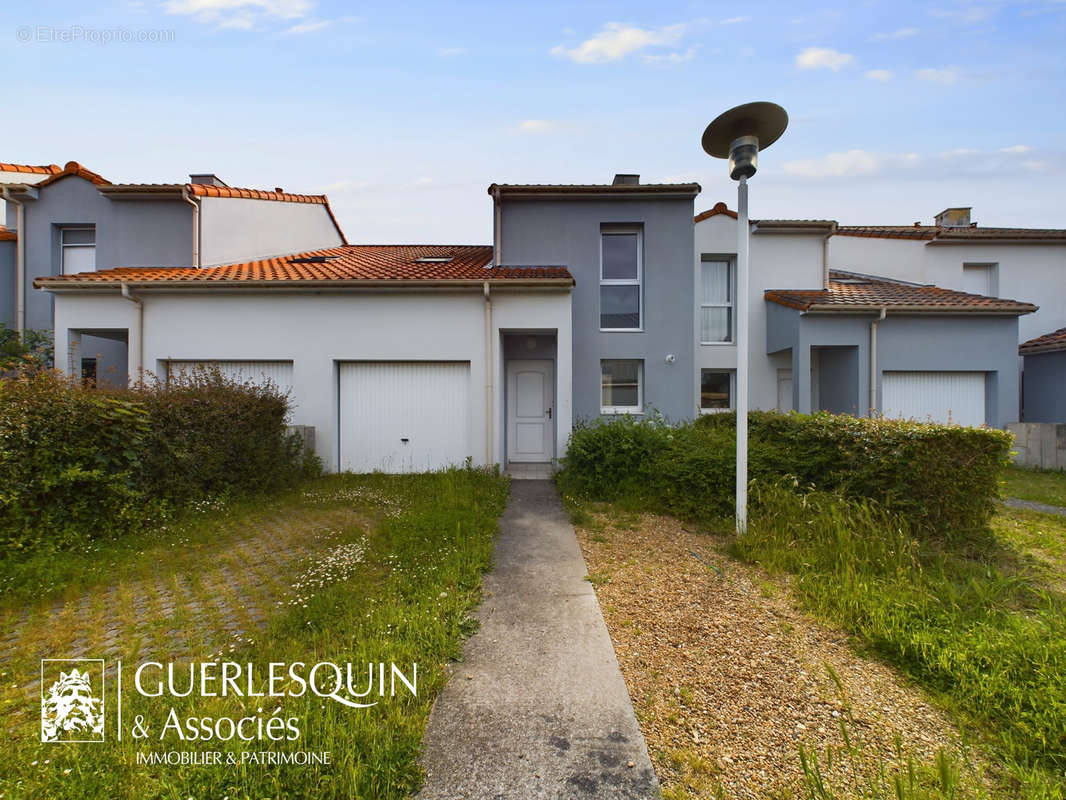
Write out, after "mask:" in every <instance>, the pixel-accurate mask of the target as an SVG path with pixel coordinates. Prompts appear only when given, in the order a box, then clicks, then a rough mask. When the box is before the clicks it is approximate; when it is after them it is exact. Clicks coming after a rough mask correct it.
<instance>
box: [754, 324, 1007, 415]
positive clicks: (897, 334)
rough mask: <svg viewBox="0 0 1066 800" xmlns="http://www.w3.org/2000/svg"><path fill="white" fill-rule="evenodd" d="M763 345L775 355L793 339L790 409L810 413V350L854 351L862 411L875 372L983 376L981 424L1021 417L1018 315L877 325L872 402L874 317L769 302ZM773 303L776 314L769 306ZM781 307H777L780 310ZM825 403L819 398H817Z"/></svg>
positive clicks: (878, 405) (867, 400) (872, 404)
mask: <svg viewBox="0 0 1066 800" xmlns="http://www.w3.org/2000/svg"><path fill="white" fill-rule="evenodd" d="M768 305H769V306H770V308H768V314H767V342H768V344H767V347H768V349H769V348H770V347H772V348H773V350H772V351H771V352H776V351H779V350H782V349H785V347H787V342H788V341H789V339H790V338H791V341H793V342H794V343H795V344H794V346H793V347H792V376H793V382H792V386H793V407H794V408H795V409H796V410H797V411H803V412H809V411H810V410H811V408H812V404H811V386H810V381H809V380H800V377H801V376H804V375H807V376H809V375H810V373H811V348H812V347H824V346H854V347H855V348H856V350H855V354H856V358H855V364H854V367H855V368H854V370H851V369H850V368H849V373H850V374H854V375H855V379H856V381H857V383H858V391H857V394H858V403H859V408H860V409H862V413H865V410H866V409H868V408H871V407H874V408H877V409H880V408H881V404H880V398H881V375H880V373H882V372H884V371H886V370H888V371H894V370H904V371H974V372H985V373H988V384H987V393H988V394H987V397H988V405H987V417H988V419H987V421H988V424H989V425H990V426H992V427H995V428H1002V427H1004V426H1005V425H1006V424H1007V423H1008V422H1016V421H1017V420H1018V416H1019V408H1018V392H1017V385H1018V381H1017V374H1018V348H1017V342H1018V318H1017V317H1007V316H1004V317H996V316H981V315H966V314H957V315H942V316H934V315H918V314H911V315H906V314H898V315H897V314H892V313H891V312H890V313H889V315H888V317H887V318H886V319H885V320H884V321H882V322H881V323H880V325H879V327H878V337H877V371H878V378H877V395H876V398H877V400H876V402H874V403H871V402H870V387H869V383H870V378H869V375H870V322H871V320H872V319H873V316H872V315H850V314H847V315H844V314H840V315H837V314H824V315H819V314H810V315H804V314H801V313H800V312H799V311H795V310H792V309H788V308H785V307H783V306H780V305H778V304H776V303H771V304H768ZM774 306H776V309H774V308H773V307H774ZM778 309H779V310H778ZM820 399H821V400H822V404H823V405H824V403H825V399H824V398H820Z"/></svg>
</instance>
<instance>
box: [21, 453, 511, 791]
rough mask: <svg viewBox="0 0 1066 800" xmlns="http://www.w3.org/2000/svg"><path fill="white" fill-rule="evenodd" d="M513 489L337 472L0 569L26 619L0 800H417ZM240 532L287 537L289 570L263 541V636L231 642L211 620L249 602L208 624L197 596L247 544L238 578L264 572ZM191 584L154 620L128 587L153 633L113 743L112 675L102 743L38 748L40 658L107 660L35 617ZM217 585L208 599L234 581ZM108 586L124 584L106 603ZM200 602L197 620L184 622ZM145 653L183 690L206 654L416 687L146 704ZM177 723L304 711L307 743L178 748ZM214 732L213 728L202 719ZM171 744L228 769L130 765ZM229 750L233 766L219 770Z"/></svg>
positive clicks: (302, 730) (128, 667)
mask: <svg viewBox="0 0 1066 800" xmlns="http://www.w3.org/2000/svg"><path fill="white" fill-rule="evenodd" d="M506 495H507V483H506V480H505V479H504V478H501V477H499V476H498V475H495V474H492V473H489V472H485V471H479V470H452V471H448V472H441V473H433V474H428V475H412V476H386V475H367V476H353V475H335V476H328V477H324V478H320V479H316V480H313V481H309V482H306V483H305V484H303V485H302V486H301V487H300V488H299V489H297V490H295V491H292V492H287V493H285V494H283V495H280V496H278V497H275V498H273V499H270V500H260V501H259V503H258V505H257V506H253V505H245V504H237V505H233V506H229V507H227V508H225V509H224V510H209V511H206V512H205V513H204V514H203V515H201V516H200V517H199V518H197V519H194V520H185V521H183V522H181V523H178V524H176V526H175V527H174V528H172V529H171V530H169V531H156V532H155V533H153V534H151V535H146V536H144V537H142V538H140V539H139V540H134V539H132V538H131V537H126V538H123V539H120V540H116V541H113V542H105V543H101V544H100V545H99V546H98V547H94V548H93V549H91V550H89V551H86V552H79V553H61V554H56V555H55V556H54V557H53V563H51V564H48V563H46V562H35V561H32V560H29V561H26V562H25V563H22V564H21V565H15V564H13V563H8V564H7V565H5V567H4V570H5V572H4V576H5V578H6V581H5V582H4V586H3V589H2V596H0V613H4V614H6V615H8V616H7V617H5V619H16V620H21V621H19V622H18V624H19V626H20V628H19V631H20V632H21V634H22V635H20V636H11V635H8V636H6V637H5V638H4V639H3V640H2V641H0V730H3V732H4V734H5V736H6V739H7V741H6V743H5V747H4V750H3V754H2V755H0V798H3V800H16V798H38V797H49V798H52V797H56V798H58V797H70V798H74V797H76V798H86V799H91V798H138V799H140V798H174V799H175V800H178V799H179V798H180V800H186V799H187V798H196V800H200V799H201V798H204V799H205V800H206V799H207V798H211V800H217V799H218V798H223V797H229V798H231V799H232V800H237V799H238V798H242V799H243V798H249V799H250V798H256V800H259V799H260V798H292V797H315V798H334V797H335V798H342V797H343V798H400V797H407V796H409V795H410V794H412V793H413V792H414V791H416V790H417V788H418V786H419V783H420V781H421V772H420V769H419V767H418V764H417V760H416V759H417V755H418V752H419V748H420V743H421V739H422V734H423V731H424V729H425V723H426V720H427V717H428V714H429V710H430V707H431V704H432V701H433V699H434V697H435V695H436V694H437V692H438V691H439V690H440V688H441V687H442V686H443V684H444V682H445V679H446V673H445V665H446V664H447V662H448V661H449V660H451V659H455V658H458V657H459V656H460V655H461V641H462V637H463V636H464V635H465V634H467V633H469V632H470V631H471V630H472V629H473V625H474V623H473V621H472V619H471V617H470V613H471V611H472V609H473V608H474V607H475V605H476V603H477V602H478V600H479V597H480V585H481V575H482V572H483V571H484V570H485V569H486V568H487V567H488V566H489V564H490V561H491V556H492V547H493V538H494V534H495V531H496V524H497V523H496V520H497V517H498V516H499V514H500V513H501V512H502V510H503V506H504V503H505V500H506ZM301 521H305V522H306V529H305V530H304V533H305V534H306V536H305V537H304V538H306V540H307V541H299V542H293V541H292V539H293V537H292V535H291V534H290V533H286V531H292V530H296V531H299V530H300V526H301ZM249 527H252V528H253V529H254V530H256V531H268V530H269V531H273V532H274V533H273V534H272V535H274V536H277V537H279V538H277V541H281V542H283V543H284V545H285V546H286V547H287V548H290V553H291V559H290V560H287V561H286V560H282V561H277V560H274V561H271V560H269V559H267V556H268V555H270V554H269V553H267V552H265V550H267V549H269V548H270V546H271V545H270V544H268V543H267V542H264V544H263V545H262V547H263V549H264V552H262V553H261V555H262V556H263V562H262V564H263V565H264V566H260V567H259V568H258V572H259V573H260V574H259V575H258V578H257V582H256V584H255V585H256V586H257V587H259V590H261V592H262V593H263V594H262V596H261V597H259V598H258V600H257V601H256V602H259V603H261V604H265V605H266V614H265V619H263V620H261V621H260V622H259V623H258V624H256V625H254V627H248V626H247V625H244V624H242V627H241V628H240V635H239V636H230V635H228V634H229V631H230V629H229V628H228V627H223V626H220V625H219V622H220V621H222V622H224V621H225V620H226V619H230V618H237V619H238V621H239V622H242V623H244V622H246V621H245V620H243V619H240V618H239V617H240V615H239V614H236V613H235V611H234V610H235V609H236V610H238V611H239V610H240V606H241V605H242V603H244V602H245V600H244V598H245V597H246V596H247V595H246V594H245V593H242V592H241V591H238V590H237V589H234V590H233V593H232V596H231V597H230V598H229V600H228V601H227V602H228V605H227V604H226V603H223V604H222V605H223V607H226V608H228V609H229V612H228V613H229V616H226V615H223V617H224V618H223V619H222V620H216V619H214V618H213V617H212V615H211V614H210V613H209V612H210V610H211V609H212V608H215V609H217V608H218V607H219V606H218V605H212V599H211V597H209V596H201V595H197V594H196V593H195V589H196V587H197V586H198V585H200V578H201V576H205V575H210V574H212V573H213V571H215V570H216V569H221V570H222V571H223V574H224V575H226V576H228V578H229V579H231V580H232V581H234V582H237V583H239V582H240V581H239V578H240V575H239V570H240V569H243V567H242V566H241V565H239V564H237V563H232V562H230V561H228V560H227V559H228V558H229V555H230V553H231V551H232V550H233V549H234V548H235V547H236V546H237V545H238V544H239V545H240V546H241V547H242V548H244V549H243V550H242V551H241V552H243V553H246V554H247V559H248V560H247V562H246V566H247V568H248V569H256V564H255V561H256V558H257V552H256V550H255V547H254V546H251V547H249V542H248V537H247V536H246V533H247V530H248V528H249ZM279 531H280V533H279ZM282 534H284V535H282ZM272 541H273V540H272ZM253 545H254V542H253ZM74 577H77V580H76V582H75V583H74V585H73V586H72V585H71V584H70V580H71V578H74ZM38 578H40V579H43V580H44V583H45V586H46V587H49V588H46V589H45V590H44V592H43V593H42V594H41V595H40V596H39V597H37V598H35V599H34V603H36V606H35V608H34V610H33V612H32V613H31V614H30V616H29V618H28V619H25V618H17V617H14V616H12V615H15V614H17V613H19V608H20V607H21V606H23V605H24V604H25V603H26V601H27V599H28V598H29V597H32V596H33V593H32V586H31V581H32V580H35V579H38ZM182 581H184V582H185V584H187V585H188V586H190V587H192V588H191V589H190V592H191V595H190V596H191V597H192V599H191V600H190V599H186V601H185V605H182V606H181V608H179V609H178V611H177V612H175V613H174V614H173V615H172V618H170V619H168V618H167V617H168V616H171V615H168V613H167V608H169V607H168V606H166V605H165V604H164V605H163V606H162V607H160V601H159V600H158V599H156V600H153V601H152V602H149V603H148V604H147V605H146V606H144V607H143V609H142V606H141V602H142V600H141V599H140V598H138V597H137V596H133V597H130V598H129V599H128V601H127V603H126V604H128V605H130V606H132V607H134V608H138V609H141V611H140V612H139V613H138V614H137V615H136V616H137V617H139V618H141V622H142V623H143V622H144V618H145V617H151V618H152V619H151V620H149V622H151V623H152V624H149V625H147V626H145V625H143V624H142V625H140V627H139V628H138V634H137V635H138V636H143V637H144V639H143V641H139V642H137V643H135V642H132V641H131V642H129V643H125V642H123V643H120V646H121V648H122V649H121V653H122V654H121V655H120V656H119V657H126V658H127V659H131V660H129V661H127V662H126V663H125V665H124V669H123V690H124V691H123V697H122V700H123V708H122V713H123V726H122V731H123V736H122V740H121V741H118V739H117V736H116V730H115V717H114V710H115V699H116V698H115V683H114V680H113V678H110V679H109V680H110V682H109V683H108V685H107V690H106V696H105V700H106V702H107V703H108V704H109V706H108V707H106V709H105V710H106V715H107V725H108V729H107V740H106V742H104V743H102V744H101V743H85V744H74V743H65V744H42V743H41V741H40V716H39V699H38V697H39V694H38V693H39V688H38V689H36V690H34V692H28V691H27V690H26V686H27V685H28V684H29V683H30V681H31V676H32V675H34V674H39V672H38V670H39V659H40V658H47V657H55V658H72V657H77V656H85V657H96V656H98V655H99V651H98V650H96V647H95V645H94V640H93V639H92V638H91V637H90V638H89V643H88V645H87V646H86V648H85V650H83V651H78V652H70V651H68V650H58V651H57V650H55V649H54V647H55V644H54V642H55V641H57V640H55V639H50V638H49V636H48V635H46V634H44V633H41V634H40V635H39V636H37V638H33V637H32V636H31V635H30V633H29V632H30V631H31V630H36V629H37V623H38V621H39V620H41V619H42V618H43V619H44V621H45V622H47V619H48V617H49V615H50V614H54V610H55V609H57V608H65V607H66V606H64V604H67V605H70V604H71V603H74V604H77V602H78V596H77V595H78V593H82V596H83V597H84V596H86V595H94V596H96V597H97V598H99V597H105V598H110V599H112V600H114V599H115V598H124V597H125V595H123V593H122V588H123V587H130V586H142V585H144V586H149V585H156V586H163V587H166V586H169V585H173V584H175V583H177V582H182ZM208 585H209V586H212V587H216V588H217V587H222V586H225V585H226V582H221V583H219V584H217V585H216V584H208ZM116 587H117V588H118V591H117V593H112V594H108V592H113V590H115V589H116ZM240 588H241V587H238V589H240ZM209 594H210V593H209ZM121 604H123V603H120V602H116V605H121ZM189 604H192V605H189ZM83 605H84V606H85V608H86V609H88V611H91V612H94V613H95V612H97V611H99V612H100V613H101V614H103V615H104V617H102V618H109V617H110V616H113V615H115V614H119V613H121V611H122V609H120V608H110V607H105V608H103V609H100V606H101V605H104V606H107V605H108V603H103V604H102V603H101V602H99V600H94V601H93V602H89V603H83ZM179 605H181V604H179ZM79 607H80V606H79ZM190 608H194V609H199V610H200V611H201V612H202V613H201V614H192V613H189V609H190ZM63 613H65V611H64V612H63ZM86 613H88V612H86ZM60 616H61V615H60ZM73 619H74V623H72V622H71V621H70V620H67V621H66V622H65V623H64V622H63V620H59V622H57V623H56V624H57V625H62V624H68V625H71V624H76V621H77V619H78V617H74V618H73ZM41 629H42V630H46V627H42V628H41ZM164 629H167V630H166V633H168V634H169V635H171V636H174V635H177V636H178V638H179V639H184V640H185V641H187V642H189V643H191V644H189V646H188V651H187V652H186V653H184V654H180V653H177V652H175V650H176V648H174V647H173V646H172V645H171V644H169V642H171V639H168V638H167V637H166V636H164V635H163V633H162V631H163V630H164ZM156 634H159V635H158V636H157V635H156ZM50 642H52V644H50ZM134 661H135V662H136V663H137V664H142V663H144V662H147V661H155V662H160V663H162V664H166V663H167V662H174V663H175V664H176V665H178V666H179V669H178V670H177V674H178V675H179V676H181V675H184V677H183V678H182V677H179V678H178V679H177V683H178V687H177V688H178V689H182V688H183V687H187V685H188V682H189V676H188V665H189V664H190V663H197V664H198V663H200V662H204V661H218V662H234V663H237V664H241V665H246V664H254V665H255V667H256V669H257V670H259V672H260V673H261V674H265V672H266V669H267V667H268V664H269V663H270V662H284V663H286V664H294V663H296V662H303V663H304V664H306V665H307V666H308V667H309V666H311V665H313V664H316V663H319V662H333V663H337V664H340V665H342V666H343V665H346V664H349V663H350V664H351V665H352V669H353V671H354V673H355V676H356V677H355V683H356V684H358V685H359V686H360V687H361V686H366V681H367V674H368V665H370V664H374V665H377V664H382V663H383V664H385V665H386V669H388V665H390V664H395V665H397V667H398V668H399V669H400V670H401V672H402V673H403V674H404V675H405V676H406V677H407V678H408V679H410V678H411V677H412V674H413V672H414V668H413V665H414V664H417V683H416V685H417V695H414V694H412V693H411V692H410V691H406V690H404V689H403V687H402V686H401V687H400V690H399V691H397V692H396V693H395V695H393V694H392V693H391V692H390V691H389V690H388V688H389V687H388V686H387V687H386V693H385V696H379V693H378V691H377V687H375V688H374V691H373V693H372V695H373V696H372V697H368V698H367V700H366V702H372V701H376V704H375V705H373V706H372V707H370V708H351V707H348V706H346V705H342V704H341V703H338V702H335V701H334V700H331V699H328V698H322V697H318V696H315V695H313V694H311V693H304V694H303V695H301V696H293V695H292V694H287V693H286V694H285V695H284V696H282V697H264V698H256V697H250V696H240V695H235V694H234V693H232V692H230V693H228V694H227V695H226V696H217V697H198V696H189V697H175V696H171V695H170V694H167V695H164V696H163V697H158V698H153V697H144V696H141V695H140V694H138V693H136V692H134V691H132V690H131V684H132V673H133V666H134ZM109 666H110V663H109ZM306 674H307V673H306V670H305V671H304V675H306ZM156 679H158V677H157V678H156ZM289 688H293V683H292V682H291V681H289V680H286V681H285V682H284V684H283V687H282V690H283V691H284V690H286V689H289ZM171 712H173V713H174V714H175V715H176V718H177V719H180V720H182V721H185V720H186V719H188V718H195V719H196V720H203V719H205V718H207V719H209V720H211V721H218V720H220V719H224V718H230V719H233V720H235V721H236V720H240V719H244V718H253V719H254V720H255V721H254V722H253V723H249V724H250V725H251V726H252V727H253V728H255V727H257V726H258V725H259V724H260V723H261V724H264V725H265V724H266V723H268V722H269V720H271V719H284V720H295V722H293V723H292V724H293V726H294V727H295V728H296V729H297V730H298V734H299V735H298V737H297V738H294V739H288V740H282V741H270V740H269V739H264V740H262V741H260V740H258V738H253V739H252V740H251V741H242V740H241V739H240V738H238V737H233V738H228V737H226V738H224V739H223V738H220V737H219V736H218V735H217V734H215V735H212V736H211V737H210V738H209V739H205V737H204V734H203V733H202V730H203V729H201V734H200V736H199V737H198V738H197V739H196V740H190V739H182V738H180V737H179V736H178V735H177V732H176V731H175V730H174V729H173V728H172V727H165V723H166V721H167V719H168V715H169V714H170V713H171ZM139 716H140V717H142V718H143V720H144V721H145V722H146V723H148V725H149V735H148V737H146V738H144V739H138V738H136V737H135V736H133V734H132V730H133V729H132V723H133V722H134V721H135V720H136V719H137V717H139ZM208 728H209V729H211V730H216V731H217V730H219V729H217V728H214V727H213V726H212V725H210V724H209V726H208ZM221 731H222V734H223V736H225V734H226V733H227V732H228V727H227V726H226V725H222V726H221ZM164 734H165V735H164ZM185 735H186V736H188V731H187V730H186V732H185ZM167 751H178V752H180V753H197V752H200V753H202V752H212V751H218V752H219V753H220V754H221V760H222V765H221V766H210V765H207V766H200V765H159V764H156V765H146V764H138V763H137V756H138V754H145V753H149V752H154V753H162V752H167ZM248 751H252V752H259V751H268V752H272V753H279V754H284V753H295V752H298V751H303V752H313V753H324V752H328V753H329V754H330V758H329V763H310V764H284V765H281V764H269V763H250V762H248V761H247V760H246V757H244V756H242V752H248ZM231 754H232V755H234V756H235V758H236V761H237V763H236V764H235V765H227V756H229V755H231Z"/></svg>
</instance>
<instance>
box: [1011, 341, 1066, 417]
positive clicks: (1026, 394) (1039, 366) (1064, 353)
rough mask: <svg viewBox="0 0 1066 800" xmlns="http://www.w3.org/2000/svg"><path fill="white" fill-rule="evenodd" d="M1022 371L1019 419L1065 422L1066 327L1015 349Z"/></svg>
mask: <svg viewBox="0 0 1066 800" xmlns="http://www.w3.org/2000/svg"><path fill="white" fill-rule="evenodd" d="M1018 352H1019V354H1020V355H1021V356H1022V358H1023V359H1024V361H1025V366H1024V368H1023V371H1022V419H1023V420H1024V421H1025V422H1056V423H1060V424H1062V423H1066V328H1059V329H1058V330H1057V331H1052V332H1051V333H1046V334H1044V335H1043V336H1037V337H1036V338H1035V339H1030V340H1029V341H1027V342H1025V343H1023V344H1022V345H1021V346H1020V347H1019V348H1018Z"/></svg>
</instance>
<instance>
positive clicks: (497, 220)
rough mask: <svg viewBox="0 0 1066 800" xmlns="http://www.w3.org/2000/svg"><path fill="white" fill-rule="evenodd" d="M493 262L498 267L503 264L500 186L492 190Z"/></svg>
mask: <svg viewBox="0 0 1066 800" xmlns="http://www.w3.org/2000/svg"><path fill="white" fill-rule="evenodd" d="M492 216H493V220H492V263H493V264H495V265H496V266H497V267H498V266H500V265H502V264H503V253H502V250H503V244H502V242H500V234H501V233H502V232H503V208H502V207H501V206H500V187H498V186H497V187H496V188H495V189H493V190H492Z"/></svg>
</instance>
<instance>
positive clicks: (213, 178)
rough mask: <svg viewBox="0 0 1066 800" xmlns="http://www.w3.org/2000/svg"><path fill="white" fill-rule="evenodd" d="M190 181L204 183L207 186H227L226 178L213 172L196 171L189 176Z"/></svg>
mask: <svg viewBox="0 0 1066 800" xmlns="http://www.w3.org/2000/svg"><path fill="white" fill-rule="evenodd" d="M189 183H203V184H205V185H207V186H227V187H228V185H229V184H227V183H226V182H225V181H224V180H222V179H221V178H220V177H218V175H216V174H215V173H213V172H196V173H193V174H192V175H190V176H189Z"/></svg>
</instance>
